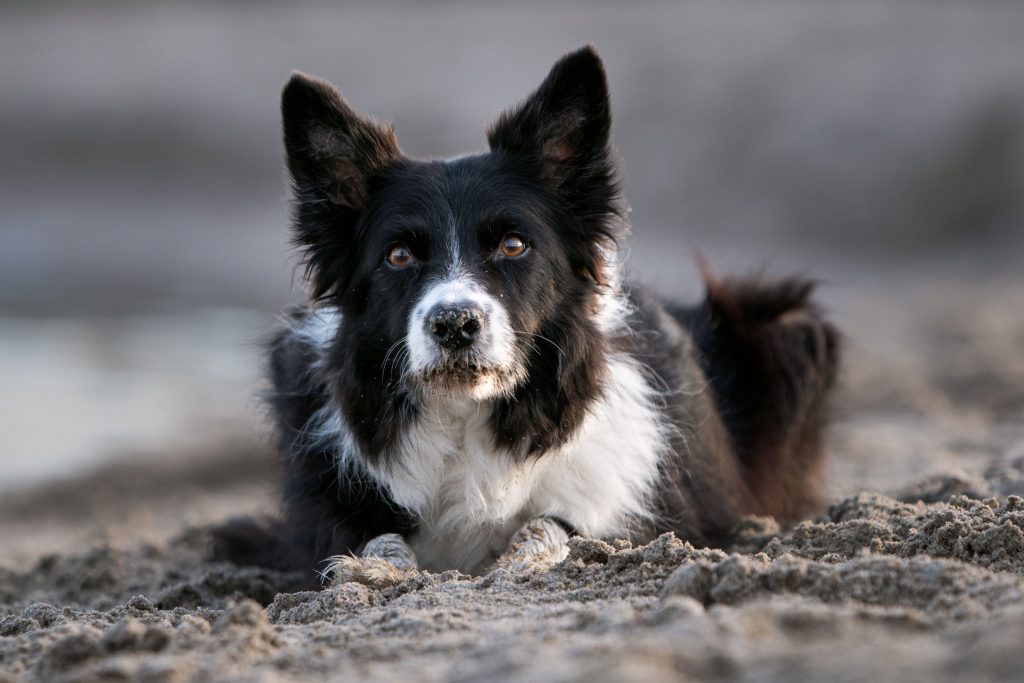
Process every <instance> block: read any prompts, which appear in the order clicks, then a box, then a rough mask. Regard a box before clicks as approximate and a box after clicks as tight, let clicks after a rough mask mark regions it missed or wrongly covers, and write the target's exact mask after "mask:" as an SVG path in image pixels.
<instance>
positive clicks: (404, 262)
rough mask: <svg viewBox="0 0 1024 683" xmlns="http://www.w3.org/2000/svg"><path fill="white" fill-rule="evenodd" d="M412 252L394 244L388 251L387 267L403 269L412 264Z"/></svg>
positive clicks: (407, 248)
mask: <svg viewBox="0 0 1024 683" xmlns="http://www.w3.org/2000/svg"><path fill="white" fill-rule="evenodd" d="M412 261H413V257H412V252H411V251H409V247H407V246H405V245H404V244H396V245H395V246H393V247H391V250H390V251H388V265H389V266H391V267H392V268H405V267H407V266H409V265H410V264H412Z"/></svg>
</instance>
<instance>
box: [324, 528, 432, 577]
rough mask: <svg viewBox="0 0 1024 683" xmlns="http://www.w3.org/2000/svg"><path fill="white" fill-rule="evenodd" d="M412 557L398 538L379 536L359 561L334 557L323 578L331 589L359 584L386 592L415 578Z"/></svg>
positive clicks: (393, 535)
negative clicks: (328, 580) (326, 579)
mask: <svg viewBox="0 0 1024 683" xmlns="http://www.w3.org/2000/svg"><path fill="white" fill-rule="evenodd" d="M416 564H417V563H416V554H415V553H413V551H412V548H410V547H409V545H408V544H407V543H406V542H405V539H403V538H402V537H401V536H399V535H398V534H383V535H381V536H377V537H376V538H374V539H371V540H370V541H369V542H368V543H367V544H366V545H365V546H363V549H362V552H360V554H359V557H356V556H355V555H336V556H335V557H332V558H330V564H328V566H327V569H326V570H325V571H324V575H325V576H326V577H328V578H329V579H330V582H331V586H340V585H342V584H344V583H353V582H354V583H361V584H363V585H365V586H371V587H373V588H386V587H387V586H393V585H395V584H396V583H401V582H402V581H404V580H405V579H407V578H409V577H411V576H415V575H416V574H417V568H416Z"/></svg>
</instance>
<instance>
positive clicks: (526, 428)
mask: <svg viewBox="0 0 1024 683" xmlns="http://www.w3.org/2000/svg"><path fill="white" fill-rule="evenodd" d="M281 109H282V116H283V124H284V145H285V150H286V155H287V167H288V171H289V175H290V179H291V184H292V189H293V204H292V205H293V227H294V242H295V244H296V245H297V246H298V247H299V248H300V249H301V251H302V253H303V255H304V264H305V266H306V271H305V272H306V276H307V280H308V284H309V291H310V303H309V304H308V305H307V306H304V307H300V308H296V309H293V310H291V311H290V312H289V313H288V315H287V317H286V318H287V319H286V321H285V323H284V324H283V325H282V326H281V329H280V330H279V331H278V332H277V333H276V334H275V335H274V337H273V339H272V341H271V342H270V344H269V375H270V383H271V385H272V390H271V395H270V398H269V405H270V407H271V411H272V413H273V416H274V419H275V423H276V429H277V435H278V440H279V447H280V451H281V455H282V462H283V470H284V471H283V486H282V510H281V515H280V516H279V518H277V519H276V521H271V522H266V521H264V522H260V521H255V520H248V521H246V520H236V521H234V522H231V523H229V524H227V525H226V526H225V527H223V528H222V529H220V531H219V533H218V545H217V547H218V554H219V556H222V557H227V558H230V559H232V560H233V561H235V562H238V563H242V564H258V565H263V566H271V567H277V568H292V569H294V568H300V569H302V570H304V571H307V572H309V573H310V575H312V574H313V572H314V570H320V571H322V572H323V573H325V574H326V575H327V576H328V577H330V578H331V579H332V580H333V581H334V582H335V583H337V582H344V581H363V582H366V583H373V582H378V583H379V582H384V583H387V582H388V581H395V580H398V579H400V578H401V577H402V576H404V575H407V574H408V573H409V572H412V571H415V570H417V569H418V568H419V569H427V570H433V571H442V570H448V569H457V570H459V571H461V572H465V573H469V574H477V573H480V572H483V571H486V570H487V569H488V568H490V567H492V566H495V565H497V566H506V567H513V568H514V567H520V568H521V567H528V566H533V565H536V564H537V563H541V564H543V563H550V562H557V561H559V560H560V559H562V558H564V557H565V556H566V553H567V541H568V538H569V537H570V536H572V535H573V534H579V535H582V536H587V537H593V538H599V539H606V540H609V541H610V540H613V539H627V540H629V541H631V542H633V543H643V542H646V541H649V540H651V539H653V538H655V537H656V536H658V535H660V534H662V533H665V532H674V533H675V534H676V535H677V536H679V537H680V538H682V539H685V540H687V541H690V542H692V543H693V544H695V545H699V546H723V545H725V544H727V543H728V539H729V537H730V533H731V531H732V530H733V528H734V527H735V525H736V524H737V522H738V520H739V519H740V518H741V517H742V516H743V515H749V514H755V515H771V516H774V517H776V518H778V519H779V520H780V521H782V522H792V521H794V520H798V519H800V518H801V517H803V516H805V515H808V514H810V513H812V512H814V511H815V510H816V509H817V508H818V506H819V504H820V502H821V498H822V473H823V430H824V428H825V426H826V422H827V399H828V395H829V393H830V391H829V390H830V388H831V387H832V385H833V384H834V380H835V376H836V371H837V366H838V359H839V335H838V333H837V331H836V330H835V328H834V327H833V326H832V325H831V324H830V323H829V322H827V321H826V320H825V319H824V318H823V316H822V314H821V313H820V311H819V309H818V308H817V307H816V305H815V304H814V303H813V301H812V300H811V293H812V288H813V285H812V283H811V282H809V281H805V280H802V279H798V278H790V279H767V278H764V277H750V278H734V279H728V278H724V279H723V278H718V277H716V276H715V275H713V274H712V273H711V272H710V270H709V269H708V268H707V267H704V268H703V269H702V270H703V274H704V280H705V283H706V289H707V292H706V296H705V298H704V300H703V301H701V302H700V303H698V304H696V305H691V306H687V305H684V304H681V303H677V302H674V301H669V300H666V299H664V298H661V297H659V296H657V295H655V294H653V293H651V292H649V291H648V290H646V289H644V288H643V287H641V286H638V285H636V284H633V283H631V282H628V281H626V280H624V278H623V276H622V258H621V253H622V248H623V242H624V240H625V238H626V236H627V233H628V232H629V224H628V222H627V219H626V208H625V203H624V200H623V198H622V196H621V192H620V188H619V184H618V182H617V179H616V164H615V161H614V155H613V151H612V147H611V140H610V132H611V111H610V105H609V95H608V85H607V79H606V76H605V71H604V67H603V65H602V62H601V60H600V58H599V57H598V54H597V53H596V51H595V50H594V49H593V48H592V47H589V46H588V47H585V48H583V49H580V50H578V51H576V52H573V53H570V54H568V55H566V56H565V57H563V58H562V59H561V60H559V61H558V62H557V63H556V64H555V65H554V67H553V68H552V69H551V71H550V73H549V74H548V76H547V78H546V79H545V80H544V81H543V83H542V84H541V85H540V87H539V88H538V89H537V90H536V91H535V92H534V93H533V94H532V95H530V96H529V97H528V98H527V99H526V100H525V101H523V102H522V103H521V104H519V105H518V106H517V107H515V108H513V109H511V110H510V111H507V112H506V113H504V114H502V115H501V116H500V117H499V118H498V119H497V121H496V122H495V123H494V124H493V125H492V126H491V127H490V129H489V130H488V132H487V141H488V149H487V151H485V152H482V153H479V154H471V155H468V156H462V157H458V158H454V159H450V160H442V161H438V160H431V161H420V160H414V159H410V158H408V157H406V156H404V155H403V154H402V153H401V151H400V150H399V146H398V142H397V140H396V137H395V134H394V131H393V129H392V128H391V127H390V126H389V125H385V124H383V123H379V122H377V121H375V120H372V119H370V118H368V117H366V116H363V115H361V114H359V113H357V112H356V111H355V110H354V109H353V108H352V107H351V106H350V105H349V104H348V103H347V102H346V101H345V100H344V99H343V98H342V97H341V95H340V94H339V93H338V91H337V90H336V89H335V88H334V87H333V86H332V85H330V84H328V83H327V82H325V81H322V80H319V79H316V78H313V77H310V76H306V75H303V74H301V73H295V74H294V75H293V76H292V78H291V80H290V81H289V82H288V84H287V85H286V87H285V88H284V92H283V94H282V103H281ZM324 561H327V562H328V563H329V566H328V567H327V568H326V569H320V568H322V567H323V565H322V564H320V563H321V562H324Z"/></svg>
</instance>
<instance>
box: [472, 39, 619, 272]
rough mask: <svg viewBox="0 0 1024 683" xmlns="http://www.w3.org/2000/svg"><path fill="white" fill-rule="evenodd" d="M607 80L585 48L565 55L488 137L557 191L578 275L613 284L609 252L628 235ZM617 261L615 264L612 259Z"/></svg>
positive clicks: (598, 60)
mask: <svg viewBox="0 0 1024 683" xmlns="http://www.w3.org/2000/svg"><path fill="white" fill-rule="evenodd" d="M611 123H612V117H611V104H610V102H609V98H608V80H607V78H606V77H605V73H604V65H603V64H602V63H601V58H600V57H598V56H597V51H595V50H594V48H593V47H591V46H589V45H588V46H586V47H584V48H581V49H579V50H577V51H576V52H572V53H569V54H568V55H566V56H565V57H562V59H560V60H559V61H558V62H557V63H556V64H555V65H554V67H552V69H551V72H550V73H549V74H548V76H547V78H545V79H544V82H543V83H541V85H540V87H539V88H537V90H536V91H535V92H534V93H533V94H532V95H530V97H528V98H527V99H526V101H525V102H523V103H522V104H520V105H519V106H518V107H516V108H514V109H512V110H511V111H507V112H505V113H504V114H502V115H501V117H499V118H498V120H497V121H496V122H495V123H494V125H492V126H491V128H490V130H488V132H487V141H488V142H489V143H490V147H491V150H492V151H493V152H499V153H502V154H507V155H510V156H513V157H516V158H518V159H520V160H522V161H523V162H524V164H525V165H526V167H527V168H529V169H532V171H531V172H533V173H536V174H537V175H538V176H539V178H538V179H539V180H541V181H542V182H544V183H546V184H547V185H548V186H549V187H551V188H552V189H553V190H554V196H555V197H557V198H558V199H559V200H560V201H561V203H562V205H563V207H564V209H565V214H564V220H563V221H561V222H560V228H561V229H562V230H564V231H566V232H567V233H568V234H570V235H571V236H572V237H573V238H574V239H572V240H569V241H568V245H569V246H570V247H572V249H573V251H572V253H570V257H571V259H572V261H573V263H574V265H575V267H576V269H577V271H578V272H579V273H581V274H582V275H584V276H586V277H589V278H591V279H593V280H595V281H596V282H599V283H605V282H608V281H609V280H610V275H611V273H612V270H613V269H614V266H612V267H609V263H610V261H609V256H608V255H609V254H611V253H614V249H607V248H605V247H609V246H613V245H614V243H616V242H617V241H618V240H619V239H620V238H621V237H622V236H623V235H624V233H625V231H626V222H625V213H626V210H627V209H626V207H625V204H624V202H623V201H622V199H621V196H620V194H619V186H618V182H617V180H616V177H615V176H616V173H615V163H614V162H613V160H612V150H611V140H610V137H611ZM612 260H614V259H612Z"/></svg>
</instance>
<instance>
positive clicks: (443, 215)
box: [374, 153, 528, 229]
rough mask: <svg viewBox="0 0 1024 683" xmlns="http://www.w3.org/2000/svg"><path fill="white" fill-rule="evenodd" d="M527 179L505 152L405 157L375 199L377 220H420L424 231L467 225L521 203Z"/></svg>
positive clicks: (381, 186)
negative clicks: (424, 158)
mask: <svg viewBox="0 0 1024 683" xmlns="http://www.w3.org/2000/svg"><path fill="white" fill-rule="evenodd" d="M526 194H528V183H527V182H526V181H525V179H524V178H523V176H522V174H521V173H520V172H518V169H516V168H515V167H514V166H512V165H510V164H508V163H507V161H506V160H504V159H502V158H501V157H500V156H497V155H494V154H490V153H484V154H475V155H468V156H463V157H458V158H454V159H446V160H432V161H416V160H405V161H403V163H401V164H399V165H397V166H395V167H394V168H393V169H392V171H391V172H390V173H389V174H388V175H387V176H386V177H385V178H384V181H383V182H382V183H381V185H380V187H379V190H378V191H377V192H376V193H375V195H376V196H375V197H374V200H375V201H374V205H375V206H374V215H375V218H377V219H378V220H381V219H383V220H388V221H397V222H399V223H407V222H412V223H416V222H420V223H421V226H420V227H422V228H424V229H445V228H449V227H450V226H451V225H453V224H457V225H460V226H463V225H464V224H465V223H466V222H467V221H468V222H470V223H472V221H473V220H478V219H480V218H482V217H484V216H487V215H492V214H496V213H501V212H502V210H503V209H512V208H517V207H522V206H523V205H524V201H526V199H527V198H526V197H525V196H524V195H526Z"/></svg>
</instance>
